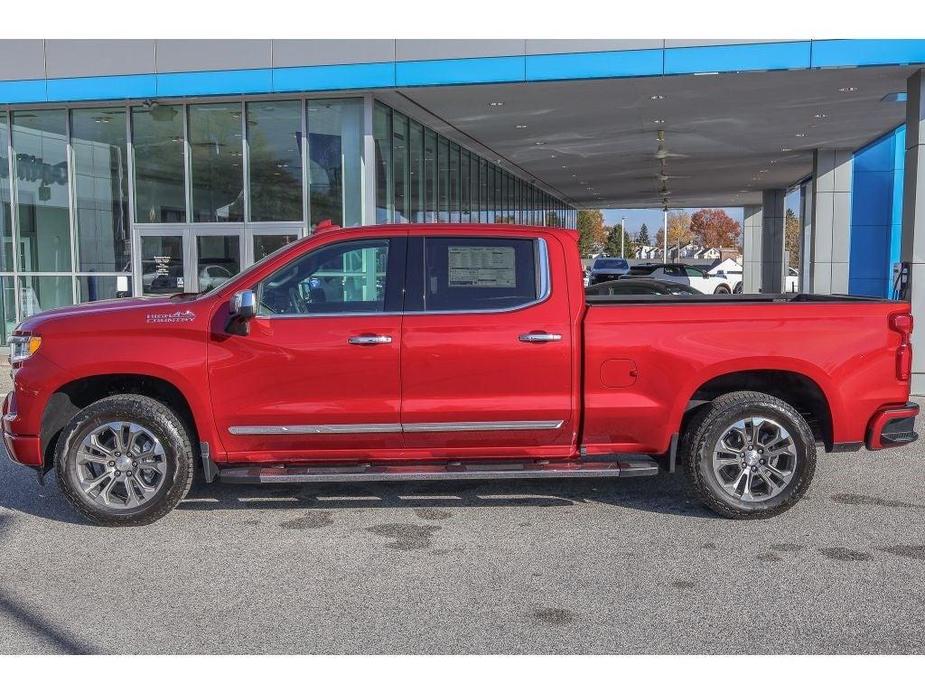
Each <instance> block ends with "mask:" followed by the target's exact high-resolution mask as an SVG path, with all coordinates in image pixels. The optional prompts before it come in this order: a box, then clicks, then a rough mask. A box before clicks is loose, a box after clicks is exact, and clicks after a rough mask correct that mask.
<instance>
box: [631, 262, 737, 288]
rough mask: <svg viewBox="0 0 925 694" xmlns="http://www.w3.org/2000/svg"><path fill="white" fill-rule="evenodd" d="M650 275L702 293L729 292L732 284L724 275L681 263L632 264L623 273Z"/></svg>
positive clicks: (633, 275) (632, 275)
mask: <svg viewBox="0 0 925 694" xmlns="http://www.w3.org/2000/svg"><path fill="white" fill-rule="evenodd" d="M641 276H642V277H650V278H651V279H654V280H662V281H664V282H676V283H678V284H686V285H687V286H689V287H693V288H694V289H696V290H697V291H699V292H702V293H704V294H731V293H732V286H731V285H730V283H729V280H727V279H726V278H725V277H717V276H713V275H709V274H707V273H706V272H704V271H703V270H701V269H700V268H697V267H694V266H693V265H684V264H683V263H668V264H658V265H634V266H633V267H632V268H630V271H629V272H628V273H627V274H626V275H624V277H626V278H630V277H641Z"/></svg>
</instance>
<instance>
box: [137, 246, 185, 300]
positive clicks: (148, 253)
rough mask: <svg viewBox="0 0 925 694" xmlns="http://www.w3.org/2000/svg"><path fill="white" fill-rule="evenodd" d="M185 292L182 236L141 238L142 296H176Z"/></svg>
mask: <svg viewBox="0 0 925 694" xmlns="http://www.w3.org/2000/svg"><path fill="white" fill-rule="evenodd" d="M186 290H187V287H186V283H185V273H184V268H183V236H182V234H177V235H171V236H147V235H143V236H142V237H141V291H142V294H176V293H178V292H184V291H186Z"/></svg>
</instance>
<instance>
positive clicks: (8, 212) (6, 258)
mask: <svg viewBox="0 0 925 694" xmlns="http://www.w3.org/2000/svg"><path fill="white" fill-rule="evenodd" d="M9 138H10V123H9V120H8V119H7V115H6V111H0V237H2V238H0V271H2V272H12V271H13V209H12V202H11V200H10V160H9V157H8V156H7V152H8V147H7V145H8V144H9V141H10V139H9ZM14 314H15V311H14ZM0 337H3V341H4V342H6V336H5V334H4V335H2V336H0Z"/></svg>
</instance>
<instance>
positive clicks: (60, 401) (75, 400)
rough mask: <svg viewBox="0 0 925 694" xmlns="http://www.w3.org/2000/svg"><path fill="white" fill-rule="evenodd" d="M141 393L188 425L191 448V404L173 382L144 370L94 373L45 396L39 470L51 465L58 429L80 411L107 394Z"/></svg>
mask: <svg viewBox="0 0 925 694" xmlns="http://www.w3.org/2000/svg"><path fill="white" fill-rule="evenodd" d="M124 394H133V395H145V396H147V397H150V398H153V399H154V400H157V401H158V402H161V403H163V404H164V405H166V406H167V407H170V408H171V409H172V410H173V411H174V412H175V413H176V414H177V416H178V417H179V418H180V419H181V421H182V422H183V423H184V424H185V425H186V426H187V427H188V430H189V436H190V440H191V442H192V444H193V446H194V447H198V444H199V441H200V427H199V426H197V422H196V417H195V415H194V411H193V407H192V403H191V402H190V399H189V398H188V397H187V396H186V395H185V394H184V392H183V390H181V389H180V387H178V386H177V385H176V384H175V383H173V382H171V381H169V380H167V379H165V378H163V377H161V376H153V375H150V374H144V373H113V374H96V375H90V376H83V377H81V378H76V379H73V380H71V381H68V382H67V383H64V384H62V385H61V386H59V387H58V389H57V390H55V392H54V393H52V394H51V396H50V397H49V398H48V402H47V403H46V405H45V409H44V411H43V412H42V422H41V429H40V433H39V440H40V443H41V447H42V461H43V469H45V470H48V469H50V468H51V467H53V465H54V451H55V446H56V445H57V441H58V436H59V435H60V433H61V431H62V430H63V429H64V427H65V426H66V425H67V423H68V422H69V421H70V420H71V418H72V417H73V416H74V415H75V414H77V412H79V411H80V410H82V409H83V408H85V407H87V406H88V405H91V404H93V403H94V402H97V401H98V400H102V399H103V398H106V397H109V396H110V395H124Z"/></svg>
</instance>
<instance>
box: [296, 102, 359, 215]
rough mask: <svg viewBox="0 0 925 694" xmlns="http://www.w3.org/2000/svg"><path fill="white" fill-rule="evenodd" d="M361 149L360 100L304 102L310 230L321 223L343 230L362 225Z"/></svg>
mask: <svg viewBox="0 0 925 694" xmlns="http://www.w3.org/2000/svg"><path fill="white" fill-rule="evenodd" d="M362 146H363V102H362V100H360V99H318V100H313V101H309V102H308V183H309V191H310V195H309V211H310V215H311V218H310V220H309V221H310V223H311V225H312V226H313V227H314V226H315V225H316V224H318V223H319V222H321V221H323V220H325V219H330V220H331V221H332V222H333V223H334V224H337V225H338V226H346V227H349V226H358V225H359V224H361V223H362V210H363V202H362V200H363V186H362V180H361V172H360V161H361V160H362Z"/></svg>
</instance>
